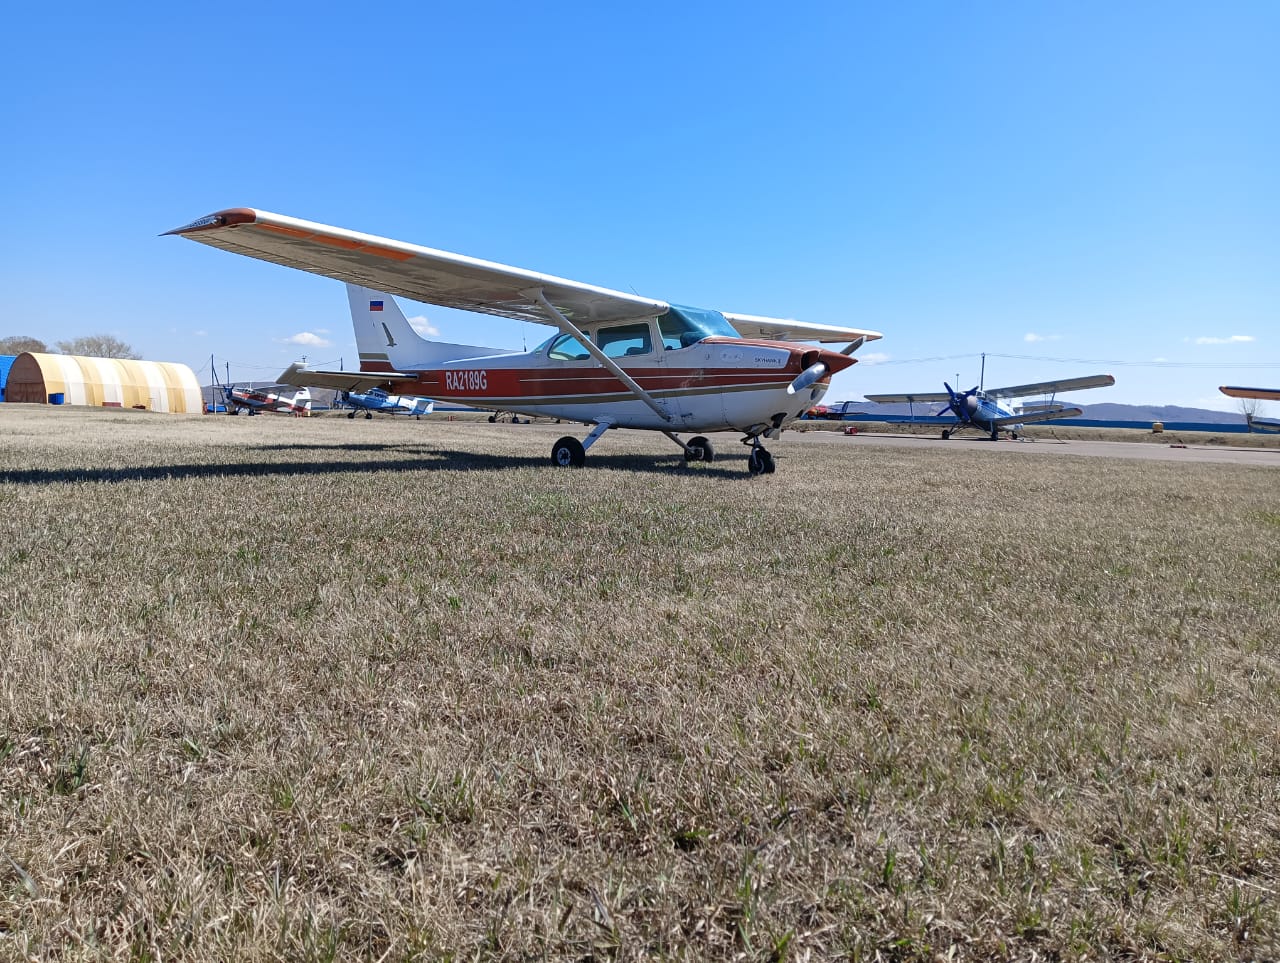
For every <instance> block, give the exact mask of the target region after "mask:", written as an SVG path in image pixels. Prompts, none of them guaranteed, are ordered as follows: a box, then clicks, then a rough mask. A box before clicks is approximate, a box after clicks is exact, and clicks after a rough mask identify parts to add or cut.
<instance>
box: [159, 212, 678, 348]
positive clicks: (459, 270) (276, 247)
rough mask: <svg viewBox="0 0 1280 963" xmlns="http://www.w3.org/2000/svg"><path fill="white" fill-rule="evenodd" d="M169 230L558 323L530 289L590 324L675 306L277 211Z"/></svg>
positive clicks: (479, 308)
mask: <svg viewBox="0 0 1280 963" xmlns="http://www.w3.org/2000/svg"><path fill="white" fill-rule="evenodd" d="M165 233H166V234H178V235H181V236H182V237H185V238H188V239H190V240H192V241H199V242H200V243H202V244H208V245H210V246H211V247H217V248H221V249H222V250H224V251H233V252H235V253H236V254H245V255H247V256H249V257H256V258H258V259H259V260H263V261H270V262H272V263H273V264H283V265H285V266H286V267H292V268H298V269H299V270H302V271H308V272H310V273H312V274H323V275H324V276H326V277H331V278H336V279H337V280H339V281H346V282H348V283H351V284H358V285H361V286H362V287H367V288H377V289H378V290H380V291H386V292H387V293H389V294H398V295H400V296H401V297H405V298H410V299H411V300H414V301H422V302H425V303H427V304H438V305H440V306H442V307H446V308H458V309H460V310H463V311H476V312H478V313H480V314H494V315H498V316H499V317H504V318H514V319H516V320H519V321H536V322H537V323H539V324H548V323H554V322H551V321H549V320H548V318H547V314H546V311H544V310H543V308H542V306H541V304H540V302H539V301H538V300H537V298H536V297H534V296H532V295H531V294H530V292H531V291H533V290H538V289H541V291H542V293H543V294H544V295H545V296H546V298H547V300H548V301H550V302H551V303H552V304H553V305H555V306H556V308H557V309H558V310H559V311H560V312H561V313H562V314H563V315H564V316H565V317H567V318H569V319H570V320H572V321H574V322H576V323H583V324H585V323H589V322H595V321H617V320H621V319H624V318H641V317H648V316H651V315H654V314H661V313H662V312H663V311H665V310H666V309H667V308H668V307H669V305H668V304H667V303H666V302H665V301H654V300H651V299H649V298H642V297H637V296H636V295H634V294H626V293H625V292H622V291H610V290H609V289H607V288H599V287H596V286H594V285H591V284H581V283H579V282H577V281H568V280H565V279H564V278H557V277H553V276H552V275H550V274H539V273H538V272H536V271H526V270H524V269H522V268H515V267H508V266H507V265H505V264H496V263H494V262H492V261H481V260H479V259H477V258H472V257H466V256H465V255H461V254H451V253H449V252H448V251H437V250H435V249H434V248H429V247H420V246H418V245H416V244H406V243H405V242H404V241H393V240H390V239H389V238H385V237H376V236H374V235H372V234H360V233H358V232H356V231H348V230H345V229H344V228H340V227H330V226H328V225H326V224H316V223H314V222H312V221H304V220H300V219H299V218H296V217H287V216H285V215H283V214H272V213H271V212H270V211H257V210H251V209H249V208H233V209H230V210H225V211H219V212H218V213H216V214H210V215H209V216H208V217H202V218H200V219H199V220H197V221H193V222H191V223H190V224H187V225H186V226H184V227H179V228H175V229H174V230H172V231H167V232H165Z"/></svg>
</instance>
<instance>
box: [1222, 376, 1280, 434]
mask: <svg viewBox="0 0 1280 963" xmlns="http://www.w3.org/2000/svg"><path fill="white" fill-rule="evenodd" d="M1218 390H1219V391H1221V392H1222V393H1223V394H1224V395H1226V396H1227V397H1229V398H1256V399H1257V400H1259V401H1280V388H1240V387H1237V386H1236V385H1223V386H1222V387H1221V388H1219V389H1218ZM1244 417H1245V420H1246V421H1248V422H1249V427H1250V428H1256V429H1258V430H1259V431H1280V421H1276V420H1274V419H1272V418H1257V417H1255V416H1254V415H1253V413H1252V412H1245V416H1244Z"/></svg>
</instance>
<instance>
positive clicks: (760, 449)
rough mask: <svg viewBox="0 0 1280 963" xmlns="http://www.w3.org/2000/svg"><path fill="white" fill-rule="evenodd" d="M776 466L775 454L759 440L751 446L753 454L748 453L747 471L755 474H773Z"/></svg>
mask: <svg viewBox="0 0 1280 963" xmlns="http://www.w3.org/2000/svg"><path fill="white" fill-rule="evenodd" d="M776 468H777V466H776V465H775V464H774V463H773V456H772V455H771V454H769V452H767V451H766V450H765V448H764V446H763V445H761V444H760V443H759V441H757V442H756V443H755V444H754V445H752V446H751V454H749V455H747V471H749V472H751V474H753V475H772V474H773V472H774V470H775V469H776Z"/></svg>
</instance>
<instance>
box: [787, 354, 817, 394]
mask: <svg viewBox="0 0 1280 963" xmlns="http://www.w3.org/2000/svg"><path fill="white" fill-rule="evenodd" d="M826 373H827V366H826V365H825V364H824V363H823V362H821V361H815V362H814V363H813V364H811V365H809V367H807V368H805V369H804V370H803V371H801V372H800V373H799V374H798V375H796V380H795V381H793V382H791V384H789V385H787V394H789V395H794V394H795V393H796V392H799V391H804V389H805V388H808V387H810V386H811V385H812V384H813V383H814V382H815V381H817V380H818V379H819V378H821V377H822V376H823V375H824V374H826Z"/></svg>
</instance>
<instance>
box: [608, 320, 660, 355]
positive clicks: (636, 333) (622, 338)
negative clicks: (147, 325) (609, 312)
mask: <svg viewBox="0 0 1280 963" xmlns="http://www.w3.org/2000/svg"><path fill="white" fill-rule="evenodd" d="M596 344H597V345H599V346H600V350H601V351H603V352H604V353H605V357H608V358H630V357H633V356H634V355H638V354H648V353H649V352H650V351H652V350H653V339H652V338H651V337H650V336H649V323H648V322H647V321H641V322H639V323H636V324H619V325H615V326H613V327H609V328H601V329H600V330H599V331H597V332H596Z"/></svg>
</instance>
